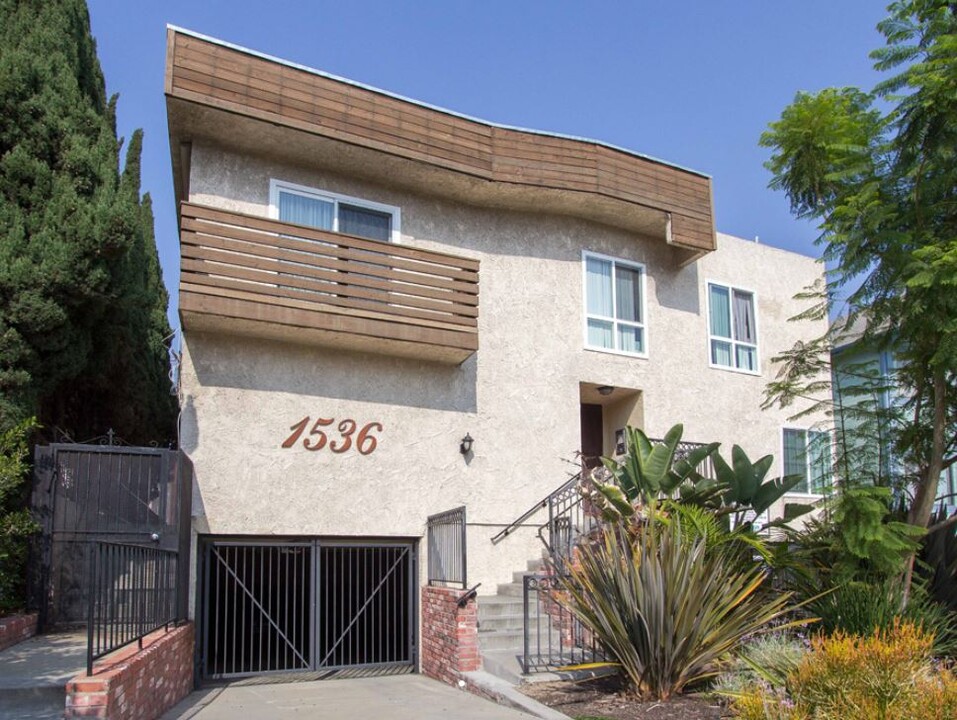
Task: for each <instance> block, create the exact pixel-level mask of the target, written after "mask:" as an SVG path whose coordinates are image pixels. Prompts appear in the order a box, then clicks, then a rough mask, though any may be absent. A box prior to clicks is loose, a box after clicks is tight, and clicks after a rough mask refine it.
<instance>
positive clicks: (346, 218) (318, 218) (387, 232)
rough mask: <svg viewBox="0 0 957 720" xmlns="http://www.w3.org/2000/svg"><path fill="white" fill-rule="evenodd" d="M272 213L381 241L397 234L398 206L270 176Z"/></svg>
mask: <svg viewBox="0 0 957 720" xmlns="http://www.w3.org/2000/svg"><path fill="white" fill-rule="evenodd" d="M269 195H270V205H271V211H272V215H273V217H275V218H277V219H278V220H282V221H283V222H291V223H297V224H299V225H309V226H311V227H315V228H319V229H320V230H329V231H331V232H341V233H346V234H348V235H358V236H359V237H364V238H368V239H370V240H381V241H382V242H389V241H390V240H392V241H396V240H397V239H398V235H399V228H398V224H399V222H398V221H399V208H397V207H393V206H391V205H382V204H381V203H373V202H369V201H367V200H360V199H358V198H352V197H347V196H345V195H337V194H335V193H327V192H324V191H321V190H315V189H313V188H308V187H303V186H302V185H294V184H292V183H287V182H282V181H279V180H273V181H272V182H270V184H269Z"/></svg>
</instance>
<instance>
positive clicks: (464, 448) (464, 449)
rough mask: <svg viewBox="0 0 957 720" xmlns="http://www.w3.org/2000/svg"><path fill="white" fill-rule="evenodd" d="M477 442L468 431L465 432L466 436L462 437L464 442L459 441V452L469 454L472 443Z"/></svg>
mask: <svg viewBox="0 0 957 720" xmlns="http://www.w3.org/2000/svg"><path fill="white" fill-rule="evenodd" d="M473 442H475V441H474V440H473V439H472V436H471V435H469V434H468V433H465V437H464V438H462V442H460V443H459V452H460V453H462V454H463V455H468V454H469V453H470V452H472V443H473Z"/></svg>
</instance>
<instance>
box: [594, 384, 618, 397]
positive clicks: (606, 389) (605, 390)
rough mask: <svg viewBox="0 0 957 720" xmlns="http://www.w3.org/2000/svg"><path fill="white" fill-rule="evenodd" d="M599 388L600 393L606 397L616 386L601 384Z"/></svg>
mask: <svg viewBox="0 0 957 720" xmlns="http://www.w3.org/2000/svg"><path fill="white" fill-rule="evenodd" d="M597 389H598V394H599V395H604V396H605V397H607V396H609V395H611V394H612V393H613V392H615V388H614V387H612V386H611V385H599V386H598V388H597Z"/></svg>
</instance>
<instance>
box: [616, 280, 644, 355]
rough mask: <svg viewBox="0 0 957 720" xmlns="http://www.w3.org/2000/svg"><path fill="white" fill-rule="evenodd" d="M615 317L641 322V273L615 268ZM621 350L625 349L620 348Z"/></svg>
mask: <svg viewBox="0 0 957 720" xmlns="http://www.w3.org/2000/svg"><path fill="white" fill-rule="evenodd" d="M615 285H616V286H617V297H616V298H615V306H616V307H615V312H616V314H615V317H617V318H618V319H619V320H628V321H630V322H641V273H640V272H639V271H638V270H634V269H632V268H629V267H623V266H621V265H616V266H615ZM622 349H623V350H624V349H626V348H624V347H622Z"/></svg>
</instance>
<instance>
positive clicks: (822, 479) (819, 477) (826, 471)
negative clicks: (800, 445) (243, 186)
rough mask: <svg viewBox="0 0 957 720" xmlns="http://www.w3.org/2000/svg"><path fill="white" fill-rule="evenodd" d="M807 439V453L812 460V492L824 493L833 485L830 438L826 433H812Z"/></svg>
mask: <svg viewBox="0 0 957 720" xmlns="http://www.w3.org/2000/svg"><path fill="white" fill-rule="evenodd" d="M807 437H808V440H807V441H808V449H807V451H808V455H809V456H810V459H811V462H810V470H811V478H810V481H811V482H810V485H811V492H816V493H823V492H824V490H825V489H826V488H827V487H828V486H829V485H830V484H831V483H830V478H831V444H830V436H829V435H828V434H827V433H826V432H820V431H811V432H809V433H808V435H807Z"/></svg>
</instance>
